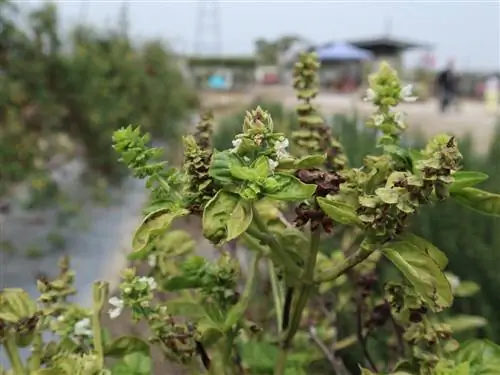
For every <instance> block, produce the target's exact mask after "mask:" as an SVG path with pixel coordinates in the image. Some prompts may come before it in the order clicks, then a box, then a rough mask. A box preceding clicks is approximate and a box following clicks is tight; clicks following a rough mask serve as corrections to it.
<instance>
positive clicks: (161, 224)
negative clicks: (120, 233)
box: [130, 208, 189, 259]
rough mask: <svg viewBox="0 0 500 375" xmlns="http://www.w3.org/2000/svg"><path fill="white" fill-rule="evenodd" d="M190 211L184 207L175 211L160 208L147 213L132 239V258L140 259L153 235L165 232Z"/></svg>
mask: <svg viewBox="0 0 500 375" xmlns="http://www.w3.org/2000/svg"><path fill="white" fill-rule="evenodd" d="M188 213H189V211H188V210H186V209H182V208H180V209H176V210H173V211H172V210H171V209H169V208H160V209H158V210H155V211H153V212H151V213H150V214H149V215H147V216H146V217H145V218H144V220H143V221H142V223H141V225H140V226H139V229H137V231H136V232H135V235H134V238H133V239H132V249H133V253H132V254H130V259H140V258H141V257H142V256H143V255H144V253H145V252H147V247H148V245H150V241H151V239H152V238H153V237H156V236H159V235H162V234H164V233H165V232H166V231H167V230H168V228H169V227H170V225H171V224H172V222H173V221H174V220H175V219H176V218H178V217H180V216H185V215H187V214H188Z"/></svg>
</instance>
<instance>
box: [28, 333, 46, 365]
mask: <svg viewBox="0 0 500 375" xmlns="http://www.w3.org/2000/svg"><path fill="white" fill-rule="evenodd" d="M42 346H43V341H42V334H41V333H40V332H37V333H35V338H34V339H33V350H32V351H31V357H30V359H29V362H28V367H29V370H30V373H31V372H35V371H37V370H39V369H40V365H41V357H42Z"/></svg>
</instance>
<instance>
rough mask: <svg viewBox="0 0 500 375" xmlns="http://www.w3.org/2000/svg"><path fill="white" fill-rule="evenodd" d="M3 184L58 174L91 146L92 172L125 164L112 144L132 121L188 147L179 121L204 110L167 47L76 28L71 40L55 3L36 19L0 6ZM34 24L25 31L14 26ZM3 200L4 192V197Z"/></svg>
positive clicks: (11, 6) (40, 10)
mask: <svg viewBox="0 0 500 375" xmlns="http://www.w3.org/2000/svg"><path fill="white" fill-rule="evenodd" d="M0 17H1V18H0V22H1V25H2V27H1V28H0V33H1V38H0V39H1V42H0V43H1V44H0V70H1V72H2V74H1V75H0V97H1V98H2V99H3V101H2V103H4V104H5V105H3V106H2V112H1V113H0V123H1V127H0V150H1V151H0V165H2V168H1V172H0V173H1V175H0V177H1V178H0V180H1V185H2V188H3V189H4V190H5V189H6V188H7V187H8V186H9V185H10V184H11V183H12V182H16V181H20V180H22V179H24V178H25V177H26V176H27V174H29V173H30V172H32V171H33V170H45V169H47V168H50V164H51V163H52V161H53V159H54V156H56V155H57V156H60V155H61V154H63V155H64V154H66V155H67V157H72V156H73V155H74V154H75V152H76V151H78V149H81V148H82V146H83V151H84V153H85V156H86V159H87V162H88V164H89V165H90V167H91V168H92V169H93V170H94V171H98V172H100V173H102V174H104V175H105V176H108V177H110V176H111V177H112V176H114V175H117V174H119V173H118V172H120V169H119V168H118V166H119V164H117V163H116V157H115V155H114V153H113V151H112V149H111V143H110V139H111V135H112V133H113V131H114V130H116V129H118V128H119V127H120V126H122V125H123V124H124V123H126V122H128V121H133V122H141V123H142V124H143V126H144V128H146V129H147V130H148V131H150V132H151V133H152V134H153V135H154V136H155V137H157V136H161V137H164V138H169V139H170V140H173V141H174V142H172V144H175V140H176V139H177V140H179V139H180V133H179V129H180V126H179V122H180V121H182V119H183V118H184V116H185V115H186V114H187V113H188V110H189V109H190V108H192V107H193V106H194V105H195V104H196V97H195V96H194V93H193V92H191V91H190V89H189V88H188V87H187V86H186V85H185V83H184V81H183V78H182V75H181V73H180V71H179V69H178V67H177V62H176V60H175V57H174V56H173V55H172V54H171V53H170V51H169V50H168V48H167V47H165V46H164V45H162V43H161V42H160V41H155V40H148V41H146V42H144V43H143V44H142V45H140V46H139V47H136V46H134V45H133V43H132V41H131V40H129V39H128V38H127V36H126V35H123V34H122V33H120V32H116V31H107V32H97V31H95V30H94V29H93V28H90V27H86V26H82V25H80V26H77V27H75V28H74V29H73V30H71V32H70V33H69V34H68V36H69V38H68V40H64V41H63V37H62V36H61V35H60V34H59V31H58V30H59V19H58V15H57V8H56V6H55V5H54V4H50V3H48V4H45V5H42V6H40V7H39V8H38V9H35V10H31V11H30V12H28V13H26V14H25V13H23V12H21V11H20V10H19V9H18V8H17V6H16V5H14V4H13V3H12V2H10V1H2V2H0ZM19 17H26V18H27V20H26V21H27V22H26V23H27V25H26V26H25V27H24V28H23V27H21V26H20V25H19V23H18V22H16V21H15V20H16V19H19ZM0 193H1V191H0Z"/></svg>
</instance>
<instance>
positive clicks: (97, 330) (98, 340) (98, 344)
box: [92, 307, 104, 369]
mask: <svg viewBox="0 0 500 375" xmlns="http://www.w3.org/2000/svg"><path fill="white" fill-rule="evenodd" d="M93 310H94V311H93V314H92V335H93V339H92V341H93V344H94V350H95V352H96V354H97V358H98V361H99V366H100V367H99V368H101V369H102V368H103V366H104V347H103V345H102V337H101V320H100V318H101V317H100V313H101V310H100V309H98V308H97V307H94V309H93Z"/></svg>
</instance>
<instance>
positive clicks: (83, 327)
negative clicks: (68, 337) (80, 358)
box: [73, 318, 92, 337]
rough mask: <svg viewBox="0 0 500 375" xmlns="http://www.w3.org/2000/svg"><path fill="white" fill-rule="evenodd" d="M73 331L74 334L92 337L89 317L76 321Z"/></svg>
mask: <svg viewBox="0 0 500 375" xmlns="http://www.w3.org/2000/svg"><path fill="white" fill-rule="evenodd" d="M73 333H74V335H75V336H84V337H92V329H91V328H90V319H89V318H84V319H82V320H79V321H78V322H76V324H75V327H74V331H73Z"/></svg>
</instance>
